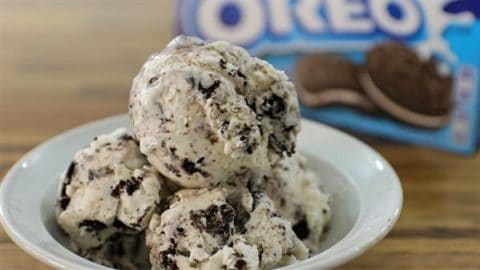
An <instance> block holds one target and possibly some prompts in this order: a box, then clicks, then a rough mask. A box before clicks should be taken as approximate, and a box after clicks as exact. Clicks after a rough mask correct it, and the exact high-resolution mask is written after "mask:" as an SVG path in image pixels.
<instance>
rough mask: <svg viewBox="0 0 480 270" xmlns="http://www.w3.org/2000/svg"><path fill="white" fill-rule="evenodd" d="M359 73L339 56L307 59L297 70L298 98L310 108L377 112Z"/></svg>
mask: <svg viewBox="0 0 480 270" xmlns="http://www.w3.org/2000/svg"><path fill="white" fill-rule="evenodd" d="M359 71H360V67H358V66H356V65H355V64H353V63H351V62H349V61H348V60H346V59H343V58H341V57H339V56H336V55H331V54H323V53H319V54H311V55H306V56H304V57H302V58H301V59H300V60H299V61H298V63H297V65H296V67H295V84H296V88H297V93H298V96H299V98H300V100H301V101H302V103H303V104H305V105H306V106H309V107H321V106H327V105H334V104H343V105H349V106H353V107H357V108H360V109H363V110H366V111H374V110H375V105H374V104H373V103H372V102H371V101H370V100H369V99H368V98H367V96H366V95H365V93H364V92H363V90H362V87H361V85H360V83H359V81H358V74H359Z"/></svg>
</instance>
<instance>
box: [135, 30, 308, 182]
mask: <svg viewBox="0 0 480 270" xmlns="http://www.w3.org/2000/svg"><path fill="white" fill-rule="evenodd" d="M129 113H130V118H131V120H132V124H133V128H134V133H135V135H136V136H137V137H138V139H139V141H140V149H141V151H142V153H144V154H145V155H146V156H147V158H148V160H149V161H150V162H151V163H152V165H153V166H155V168H156V169H157V170H159V171H160V172H161V173H162V174H164V175H166V176H167V177H168V178H170V179H172V180H173V181H175V182H176V183H177V184H179V185H181V186H183V187H190V188H192V187H195V188H198V187H215V186H218V185H221V184H222V185H224V184H235V182H236V181H245V180H246V179H250V180H251V179H255V178H256V177H257V176H260V175H262V174H265V173H267V172H268V171H270V168H271V164H272V163H274V162H276V161H277V160H278V159H280V158H282V157H283V156H289V155H291V154H292V153H294V152H295V140H296V135H297V133H298V132H299V130H300V122H299V106H298V101H297V96H296V92H295V89H294V86H293V84H292V83H291V82H290V81H289V80H288V78H287V76H286V75H285V74H284V73H283V72H281V71H279V70H276V69H275V68H273V67H272V66H271V65H270V64H268V63H267V62H265V61H262V60H260V59H258V58H255V57H251V56H250V55H249V54H248V53H247V51H246V50H244V49H242V48H240V47H238V46H234V45H232V44H230V43H228V42H224V41H215V42H205V41H202V40H200V39H197V38H193V37H186V36H179V37H177V38H175V39H174V40H172V41H171V42H170V43H169V44H168V46H167V47H166V48H165V49H164V50H163V51H161V52H160V53H157V54H154V55H152V56H151V57H150V58H149V59H148V61H147V62H146V63H145V64H144V65H143V67H142V69H141V70H140V72H139V74H138V75H137V76H136V77H135V79H134V81H133V86H132V89H131V92H130V104H129ZM243 184H244V183H243Z"/></svg>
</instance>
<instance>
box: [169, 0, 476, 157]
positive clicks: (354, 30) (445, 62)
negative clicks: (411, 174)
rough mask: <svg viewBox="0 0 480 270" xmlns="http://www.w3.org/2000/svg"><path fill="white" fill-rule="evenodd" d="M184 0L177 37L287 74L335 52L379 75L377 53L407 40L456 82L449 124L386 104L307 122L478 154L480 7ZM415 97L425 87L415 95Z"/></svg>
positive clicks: (349, 0)
mask: <svg viewBox="0 0 480 270" xmlns="http://www.w3.org/2000/svg"><path fill="white" fill-rule="evenodd" d="M175 2H176V6H175V9H176V10H175V14H176V18H175V21H176V32H177V34H185V35H191V36H198V37H200V38H202V39H209V40H227V41H230V42H232V43H235V44H238V45H240V46H242V47H244V48H246V49H247V50H248V51H249V52H250V53H251V54H253V55H255V56H257V57H260V58H263V59H265V60H267V61H268V62H270V63H271V64H273V65H274V66H275V67H277V68H278V69H282V70H285V72H286V73H287V74H288V75H289V76H290V77H291V78H292V79H294V78H295V77H296V73H295V72H297V71H298V68H297V66H298V65H299V64H298V63H299V60H300V59H302V58H305V56H310V55H314V54H325V55H326V54H332V55H335V57H341V58H342V59H344V60H345V61H348V62H351V63H352V64H354V65H355V67H357V69H358V70H360V71H359V72H365V70H369V69H368V67H367V54H368V53H369V52H370V51H371V50H372V48H373V47H374V46H377V45H379V44H383V43H386V42H387V41H395V42H399V43H402V44H404V45H405V46H406V47H408V48H410V49H411V50H412V51H414V52H415V53H416V54H417V55H418V57H419V59H424V60H425V63H426V62H427V60H428V59H434V60H435V66H436V68H437V70H438V73H439V74H444V75H445V74H446V75H445V76H449V78H451V94H450V96H451V101H452V102H451V104H452V105H451V108H449V109H448V114H447V115H448V119H447V120H446V121H445V123H444V124H441V125H436V126H435V127H433V128H432V125H430V126H429V125H428V124H427V125H423V124H412V123H409V121H408V120H405V119H403V118H402V117H401V115H400V117H399V116H398V115H397V114H396V113H395V112H392V111H390V110H389V109H384V107H383V106H378V108H379V109H378V112H376V113H371V112H366V111H364V110H359V109H358V108H354V107H352V106H348V105H345V104H328V105H327V106H320V105H319V106H313V107H312V106H310V107H308V106H305V105H302V115H303V116H304V117H307V118H311V119H314V120H318V121H321V122H325V123H328V124H331V125H335V126H338V127H341V128H345V129H349V130H354V131H357V132H363V133H367V134H373V135H378V136H382V137H385V138H389V139H394V140H398V141H403V142H408V143H412V144H419V145H425V146H430V147H434V148H439V149H445V150H448V151H452V152H457V153H464V154H470V153H473V152H474V151H475V150H476V145H477V141H478V140H479V137H478V133H479V130H480V126H479V121H480V120H479V118H480V1H479V0H177V1H175ZM307 58H308V57H307ZM380 60H381V59H380ZM342 61H343V60H342ZM325 68H328V67H325ZM340 74H343V73H340ZM393 74H395V72H394V73H393ZM379 76H380V75H379ZM438 76H443V75H438ZM313 77H315V76H313ZM372 78H373V77H372ZM377 86H378V84H377ZM387 87H388V86H387ZM380 88H382V87H380ZM394 88H395V87H394ZM380 90H381V89H380ZM409 91H416V90H415V89H413V90H412V89H409V90H408V91H406V93H411V92H409ZM418 91H422V90H421V89H419V90H418ZM366 92H367V94H368V95H367V97H369V98H372V101H375V102H374V103H376V101H377V100H376V99H375V98H373V97H371V96H370V94H369V93H368V91H366ZM385 95H386V96H388V95H387V94H385ZM411 96H412V98H415V97H413V96H416V95H415V94H414V95H411ZM390 97H391V96H390ZM301 101H302V100H301ZM393 102H394V103H395V99H393ZM301 103H302V102H301ZM414 103H415V102H414ZM303 104H305V102H303ZM307 104H308V102H307ZM377 105H379V104H377ZM412 106H413V105H412ZM400 109H401V108H400ZM419 109H420V111H422V109H423V108H419ZM414 112H417V111H415V110H414ZM423 113H424V112H423V111H422V114H423ZM437 118H438V117H437Z"/></svg>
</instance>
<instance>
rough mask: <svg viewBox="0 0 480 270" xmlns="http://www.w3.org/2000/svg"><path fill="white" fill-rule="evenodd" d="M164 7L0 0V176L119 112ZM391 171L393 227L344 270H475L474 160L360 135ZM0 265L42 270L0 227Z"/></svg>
mask: <svg viewBox="0 0 480 270" xmlns="http://www.w3.org/2000/svg"><path fill="white" fill-rule="evenodd" d="M170 10H171V6H170V4H169V2H168V1H162V0H156V1H118V0H116V1H113V0H112V1H100V2H99V1H79V0H78V1H74V0H69V1H53V0H48V1H47V0H44V1H33V0H30V1H28V0H22V1H14V0H11V1H5V0H1V1H0V28H1V29H0V63H1V65H0V76H1V77H0V88H1V94H0V102H1V103H0V116H1V129H0V130H1V133H0V155H1V156H0V177H3V175H5V173H6V172H7V170H8V169H9V168H10V167H11V166H12V165H13V163H14V162H15V161H16V160H17V159H18V158H20V156H22V155H23V154H25V152H27V151H28V150H29V149H31V148H32V147H33V146H35V145H36V144H38V143H40V142H42V141H44V140H46V139H48V138H49V137H51V136H53V135H55V134H57V133H59V132H62V131H64V130H66V129H69V128H71V127H74V126H76V125H79V124H82V123H85V122H88V121H91V120H95V119H98V118H102V117H105V116H109V115H114V114H119V113H124V112H125V111H126V109H127V98H128V91H129V89H130V84H131V79H132V77H133V76H134V75H135V74H136V72H137V71H138V69H139V67H140V65H141V64H142V63H143V61H144V60H145V59H146V58H147V56H148V55H149V54H150V53H151V52H154V51H157V50H159V49H161V48H162V47H163V46H164V45H165V43H166V42H167V41H168V40H169V38H170V37H171V36H170V35H171V34H170V33H171V29H172V25H171V20H172V18H171V16H172V15H171V12H170ZM367 142H368V143H369V144H370V145H371V146H372V147H374V148H375V149H377V150H378V151H379V152H380V153H381V154H383V155H384V156H385V157H386V159H387V160H388V161H390V162H391V163H392V165H393V167H394V168H395V169H396V170H397V172H398V174H399V176H400V178H401V179H402V184H403V188H404V193H405V202H404V208H403V211H402V215H401V217H400V220H399V222H398V223H397V225H396V226H395V228H394V229H393V231H392V232H391V233H390V234H389V235H388V237H387V238H386V239H385V240H383V241H382V242H380V243H379V244H378V245H376V246H375V247H373V248H372V249H370V250H369V251H367V252H366V253H365V254H364V255H362V256H361V257H359V258H357V259H355V260H353V261H352V262H350V263H348V264H347V265H345V266H344V267H343V268H344V269H362V268H363V269H389V268H392V269H395V268H396V269H430V268H434V267H435V268H437V269H480V155H479V154H478V153H477V154H476V155H474V156H470V157H460V156H455V155H451V154H447V153H442V152H438V151H434V150H428V149H423V148H419V147H413V146H406V145H400V144H396V143H391V142H385V141H379V140H373V139H368V138H367ZM0 268H1V269H49V267H47V266H45V265H43V264H42V263H40V262H38V261H37V260H35V259H33V258H32V257H30V256H29V255H27V254H26V253H25V252H23V251H22V250H21V249H20V248H18V247H17V246H15V244H14V243H13V242H12V241H11V240H10V239H9V238H8V236H7V235H6V234H5V232H4V231H3V230H2V229H0Z"/></svg>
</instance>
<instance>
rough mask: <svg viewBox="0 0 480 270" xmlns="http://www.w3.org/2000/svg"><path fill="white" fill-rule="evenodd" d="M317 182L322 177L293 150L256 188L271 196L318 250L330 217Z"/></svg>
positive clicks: (309, 246)
mask: <svg viewBox="0 0 480 270" xmlns="http://www.w3.org/2000/svg"><path fill="white" fill-rule="evenodd" d="M320 185H321V179H318V175H316V174H315V173H314V172H313V171H312V170H311V169H309V168H308V164H307V162H306V158H305V157H303V156H302V155H300V154H295V155H294V156H292V157H289V158H284V159H282V160H281V161H279V162H278V163H277V164H275V166H274V167H273V173H272V177H271V178H266V179H265V181H264V182H263V184H262V185H261V187H260V188H259V189H260V190H263V191H264V192H265V193H266V194H267V195H268V196H269V197H270V198H272V200H273V202H274V204H275V207H276V208H277V210H278V212H279V213H280V214H281V215H282V216H284V217H285V218H286V219H287V220H288V221H289V222H290V223H291V224H292V227H293V230H294V231H295V233H296V235H297V236H298V237H299V238H300V239H301V240H303V242H304V243H305V245H306V246H307V247H308V248H309V249H310V250H311V251H312V252H317V251H319V250H318V249H319V244H320V242H321V240H322V236H323V234H324V230H325V227H326V224H327V223H328V221H329V220H330V217H331V209H330V205H329V197H328V195H326V194H325V193H324V192H323V191H322V190H321V189H320Z"/></svg>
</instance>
